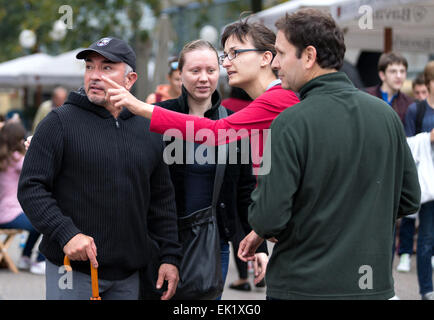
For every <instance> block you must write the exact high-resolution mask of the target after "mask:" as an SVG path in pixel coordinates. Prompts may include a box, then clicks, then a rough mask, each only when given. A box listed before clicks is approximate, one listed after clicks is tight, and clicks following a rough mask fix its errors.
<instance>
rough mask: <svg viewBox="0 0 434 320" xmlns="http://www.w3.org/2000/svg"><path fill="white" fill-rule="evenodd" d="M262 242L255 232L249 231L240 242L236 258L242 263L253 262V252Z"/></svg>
mask: <svg viewBox="0 0 434 320" xmlns="http://www.w3.org/2000/svg"><path fill="white" fill-rule="evenodd" d="M263 241H264V239H262V238H261V237H260V236H258V235H257V234H256V232H255V231H253V230H252V231H251V232H250V233H249V234H248V235H247V236H246V237H245V238H244V239H243V240H242V241H241V242H240V245H239V247H238V258H240V259H241V260H242V261H244V262H247V261H254V260H255V252H256V250H257V249H258V247H259V246H260V245H261V243H262V242H263Z"/></svg>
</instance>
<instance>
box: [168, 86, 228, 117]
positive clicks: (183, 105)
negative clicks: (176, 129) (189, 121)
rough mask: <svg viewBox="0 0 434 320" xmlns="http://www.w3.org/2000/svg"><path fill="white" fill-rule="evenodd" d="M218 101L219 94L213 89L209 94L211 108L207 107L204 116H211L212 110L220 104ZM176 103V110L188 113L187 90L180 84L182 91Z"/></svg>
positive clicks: (219, 98) (219, 99) (219, 100)
mask: <svg viewBox="0 0 434 320" xmlns="http://www.w3.org/2000/svg"><path fill="white" fill-rule="evenodd" d="M220 102H221V96H220V93H219V92H218V91H217V90H215V91H214V92H213V94H212V96H211V104H212V106H211V109H208V110H207V111H206V112H205V114H204V116H205V117H206V118H209V117H211V115H212V114H214V112H216V111H217V109H218V107H219V106H220ZM178 103H179V107H180V109H179V110H176V111H178V112H182V113H188V112H189V108H188V92H187V89H185V87H184V85H182V93H181V95H180V96H179V98H178Z"/></svg>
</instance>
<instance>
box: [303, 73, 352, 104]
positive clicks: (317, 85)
mask: <svg viewBox="0 0 434 320" xmlns="http://www.w3.org/2000/svg"><path fill="white" fill-rule="evenodd" d="M344 88H346V89H355V87H354V85H353V83H352V82H351V81H350V79H348V77H347V75H346V74H345V73H344V72H340V71H338V72H332V73H327V74H323V75H321V76H319V77H316V78H314V79H312V80H310V81H308V82H306V83H305V84H304V85H303V86H302V87H301V89H300V91H299V94H300V100H303V99H305V98H306V97H308V96H309V95H311V94H318V93H330V92H331V91H333V90H342V89H344Z"/></svg>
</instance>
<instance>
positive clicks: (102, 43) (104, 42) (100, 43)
mask: <svg viewBox="0 0 434 320" xmlns="http://www.w3.org/2000/svg"><path fill="white" fill-rule="evenodd" d="M111 40H112V39H111V38H102V39H101V40H99V41H98V42H97V43H96V45H97V46H98V47H103V46H106V45H108V43H109V42H110V41H111Z"/></svg>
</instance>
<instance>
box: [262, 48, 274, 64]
mask: <svg viewBox="0 0 434 320" xmlns="http://www.w3.org/2000/svg"><path fill="white" fill-rule="evenodd" d="M272 61H273V53H272V52H271V51H265V52H264V54H263V55H262V63H261V66H267V65H271V62H272Z"/></svg>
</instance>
